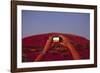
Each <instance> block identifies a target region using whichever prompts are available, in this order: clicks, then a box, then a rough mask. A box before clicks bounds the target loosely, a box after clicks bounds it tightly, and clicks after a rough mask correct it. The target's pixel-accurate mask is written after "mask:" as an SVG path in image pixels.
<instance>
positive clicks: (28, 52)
mask: <svg viewBox="0 0 100 73" xmlns="http://www.w3.org/2000/svg"><path fill="white" fill-rule="evenodd" d="M53 34H56V33H48V34H40V35H34V36H29V37H26V38H23V39H22V62H34V61H35V59H36V58H37V57H38V55H40V54H41V53H42V51H43V49H44V46H45V44H46V41H47V40H48V38H49V36H51V35H53ZM57 34H61V35H64V36H65V37H67V38H69V39H70V43H71V44H72V45H74V47H75V48H76V51H77V52H78V54H79V55H80V59H89V56H90V55H89V54H90V52H89V50H90V48H89V40H88V39H86V38H83V37H80V36H76V35H72V34H62V33H57ZM57 60H74V59H73V57H72V54H71V53H70V51H69V50H67V49H65V47H64V46H62V45H56V46H52V47H50V49H49V50H48V51H47V52H46V53H45V55H43V57H42V59H41V60H39V61H57Z"/></svg>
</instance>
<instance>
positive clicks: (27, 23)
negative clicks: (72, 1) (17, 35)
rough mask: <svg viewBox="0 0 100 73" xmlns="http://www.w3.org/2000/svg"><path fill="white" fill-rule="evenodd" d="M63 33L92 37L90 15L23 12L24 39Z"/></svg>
mask: <svg viewBox="0 0 100 73" xmlns="http://www.w3.org/2000/svg"><path fill="white" fill-rule="evenodd" d="M50 32H61V33H67V34H75V35H79V36H83V37H85V38H87V39H89V37H90V33H89V32H90V14H89V13H73V12H51V11H49V12H48V11H32V10H23V11H22V37H27V36H32V35H37V34H42V33H50Z"/></svg>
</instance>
